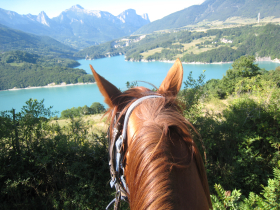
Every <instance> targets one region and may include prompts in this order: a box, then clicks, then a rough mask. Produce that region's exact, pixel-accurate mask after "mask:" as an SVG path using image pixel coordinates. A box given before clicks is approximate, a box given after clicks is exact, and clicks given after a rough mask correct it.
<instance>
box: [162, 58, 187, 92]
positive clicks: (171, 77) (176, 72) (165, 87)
mask: <svg viewBox="0 0 280 210" xmlns="http://www.w3.org/2000/svg"><path fill="white" fill-rule="evenodd" d="M182 80H183V66H182V63H181V61H180V59H179V58H177V60H176V61H175V63H174V64H173V66H172V67H171V68H170V70H169V71H168V73H167V76H166V77H165V79H164V80H163V82H162V83H161V85H160V87H159V90H158V92H159V93H161V94H163V93H167V92H171V93H172V95H174V96H176V95H177V94H178V92H179V91H180V88H181V85H182Z"/></svg>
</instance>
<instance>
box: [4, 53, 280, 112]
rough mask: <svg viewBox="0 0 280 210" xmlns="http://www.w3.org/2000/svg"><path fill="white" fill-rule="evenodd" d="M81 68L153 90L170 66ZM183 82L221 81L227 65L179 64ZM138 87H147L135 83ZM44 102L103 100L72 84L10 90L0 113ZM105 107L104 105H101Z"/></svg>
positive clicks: (115, 62)
mask: <svg viewBox="0 0 280 210" xmlns="http://www.w3.org/2000/svg"><path fill="white" fill-rule="evenodd" d="M78 62H80V63H81V65H80V66H79V67H78V68H81V69H84V70H85V71H86V72H88V73H90V74H91V70H90V68H89V64H91V65H92V66H93V67H94V69H95V70H96V71H97V72H98V73H99V74H100V75H101V76H103V77H105V78H106V79H107V80H109V81H110V82H111V83H113V84H114V85H115V86H117V87H118V88H120V89H121V90H124V89H126V82H127V81H129V82H132V81H136V80H140V81H146V82H150V83H152V84H154V85H156V86H157V87H158V86H159V85H160V84H161V82H162V80H163V79H164V78H165V76H166V74H167V72H168V70H169V69H170V67H171V66H172V63H164V62H148V63H147V62H127V61H125V60H124V56H118V57H111V58H102V59H97V60H79V61H78ZM258 64H259V66H260V67H261V68H265V69H267V70H272V69H275V68H276V67H277V66H279V65H280V64H279V63H272V62H267V61H263V62H258ZM183 68H184V80H186V79H187V76H188V75H189V72H190V71H192V72H193V77H194V78H195V79H196V78H197V77H198V76H199V75H200V74H201V73H202V72H203V70H206V71H205V75H206V80H209V79H213V78H214V79H221V78H222V77H223V75H224V74H225V72H226V71H227V70H228V69H229V68H231V64H230V63H227V64H183ZM138 84H139V85H141V86H147V85H145V84H143V83H138ZM30 98H33V99H38V100H42V99H44V100H45V101H44V104H45V106H46V107H49V106H53V111H58V112H61V111H62V110H65V109H70V108H72V107H78V106H84V105H87V106H90V105H91V104H92V103H93V102H100V103H102V104H104V103H103V97H102V95H101V94H100V93H99V91H98V88H97V86H96V84H87V85H73V86H64V87H52V88H36V89H22V90H12V91H0V111H5V110H10V109H12V108H14V109H16V112H19V111H20V110H21V108H22V106H23V105H24V104H25V102H26V101H27V100H28V99H30ZM104 105H105V104H104Z"/></svg>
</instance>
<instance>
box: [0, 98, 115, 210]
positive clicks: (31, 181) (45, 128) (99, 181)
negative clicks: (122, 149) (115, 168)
mask: <svg viewBox="0 0 280 210" xmlns="http://www.w3.org/2000/svg"><path fill="white" fill-rule="evenodd" d="M28 104H29V105H30V104H31V106H25V108H24V109H23V111H22V112H21V113H17V114H10V113H9V112H5V113H2V115H1V118H0V131H1V138H0V143H1V149H0V189H1V190H0V209H104V207H105V206H106V205H107V204H108V203H109V202H110V200H111V199H112V190H111V189H110V187H109V184H108V181H109V179H110V174H109V167H108V151H107V146H108V145H107V139H106V138H105V134H102V135H100V136H98V135H95V134H92V133H88V132H87V130H88V128H87V127H86V125H85V124H83V122H82V121H79V120H78V121H77V120H75V119H72V120H71V123H70V125H69V126H68V127H66V128H61V127H60V126H59V125H58V124H57V123H50V122H49V119H48V118H43V117H41V116H40V115H41V114H40V115H36V113H39V112H38V109H37V108H41V112H40V113H49V111H50V109H48V108H45V107H44V106H43V103H42V102H38V101H35V100H34V101H33V100H29V101H28ZM34 104H35V105H36V106H32V105H34ZM13 118H14V120H13ZM16 139H18V145H17V146H16V142H15V141H16Z"/></svg>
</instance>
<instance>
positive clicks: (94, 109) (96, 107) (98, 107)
mask: <svg viewBox="0 0 280 210" xmlns="http://www.w3.org/2000/svg"><path fill="white" fill-rule="evenodd" d="M90 108H91V113H92V114H100V113H102V112H104V111H105V110H106V109H105V107H104V106H103V105H102V104H101V103H99V102H94V103H93V104H92V105H91V106H90Z"/></svg>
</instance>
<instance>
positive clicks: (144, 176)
mask: <svg viewBox="0 0 280 210" xmlns="http://www.w3.org/2000/svg"><path fill="white" fill-rule="evenodd" d="M152 94H153V95H154V94H157V93H155V92H153V91H150V90H149V89H147V88H144V87H136V88H132V89H129V90H127V91H125V92H124V93H122V94H121V95H120V96H118V97H117V98H116V99H115V101H114V104H117V105H116V106H115V107H114V108H110V109H109V110H108V111H107V113H108V114H109V115H110V117H109V118H108V119H111V120H112V121H111V123H110V125H111V126H110V130H111V132H110V133H111V134H112V133H113V132H112V130H113V126H112V125H114V123H113V121H114V116H116V114H117V113H120V114H119V117H118V119H117V121H120V120H121V119H122V118H123V116H124V114H125V112H126V110H127V109H128V107H129V106H130V105H131V104H132V103H133V102H134V101H135V100H137V99H139V98H141V97H144V96H147V95H152ZM163 96H164V97H163V98H153V99H149V100H145V101H143V102H142V103H141V105H140V106H138V107H137V109H135V114H136V115H137V117H138V118H139V119H141V120H139V121H141V122H139V124H137V131H136V135H134V136H133V139H132V140H131V142H132V143H131V144H130V145H129V146H128V145H127V144H126V143H125V148H124V151H125V159H124V164H126V165H125V167H126V169H125V176H126V182H127V185H128V189H129V195H128V199H129V204H130V209H172V208H173V207H174V206H176V202H175V201H176V198H175V197H176V195H174V193H173V192H172V190H173V189H174V188H173V184H172V179H173V177H172V174H173V173H172V171H173V169H174V168H186V167H189V165H190V163H191V161H193V160H194V161H195V163H196V166H197V169H198V174H199V177H200V180H201V183H202V186H203V189H204V192H205V195H206V197H207V199H208V203H209V206H210V207H211V201H210V196H209V188H208V184H207V177H206V172H205V169H204V165H203V160H202V158H201V156H200V154H199V151H198V148H197V146H196V145H195V143H194V141H193V139H192V137H191V136H190V132H189V127H192V128H193V126H192V125H191V124H190V123H189V122H188V121H187V120H186V119H185V118H184V117H183V115H182V110H181V108H180V107H181V106H180V103H179V102H178V100H177V99H176V97H174V96H173V94H168V93H165V94H164V95H163ZM115 124H117V123H115ZM111 143H112V142H111ZM176 143H177V144H178V143H179V144H185V145H186V146H187V148H188V154H186V156H185V157H183V158H179V159H178V158H177V157H174V156H173V155H172V152H171V149H170V148H172V145H173V146H174V144H176ZM128 151H129V157H131V158H129V161H127V158H126V157H127V154H128Z"/></svg>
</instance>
